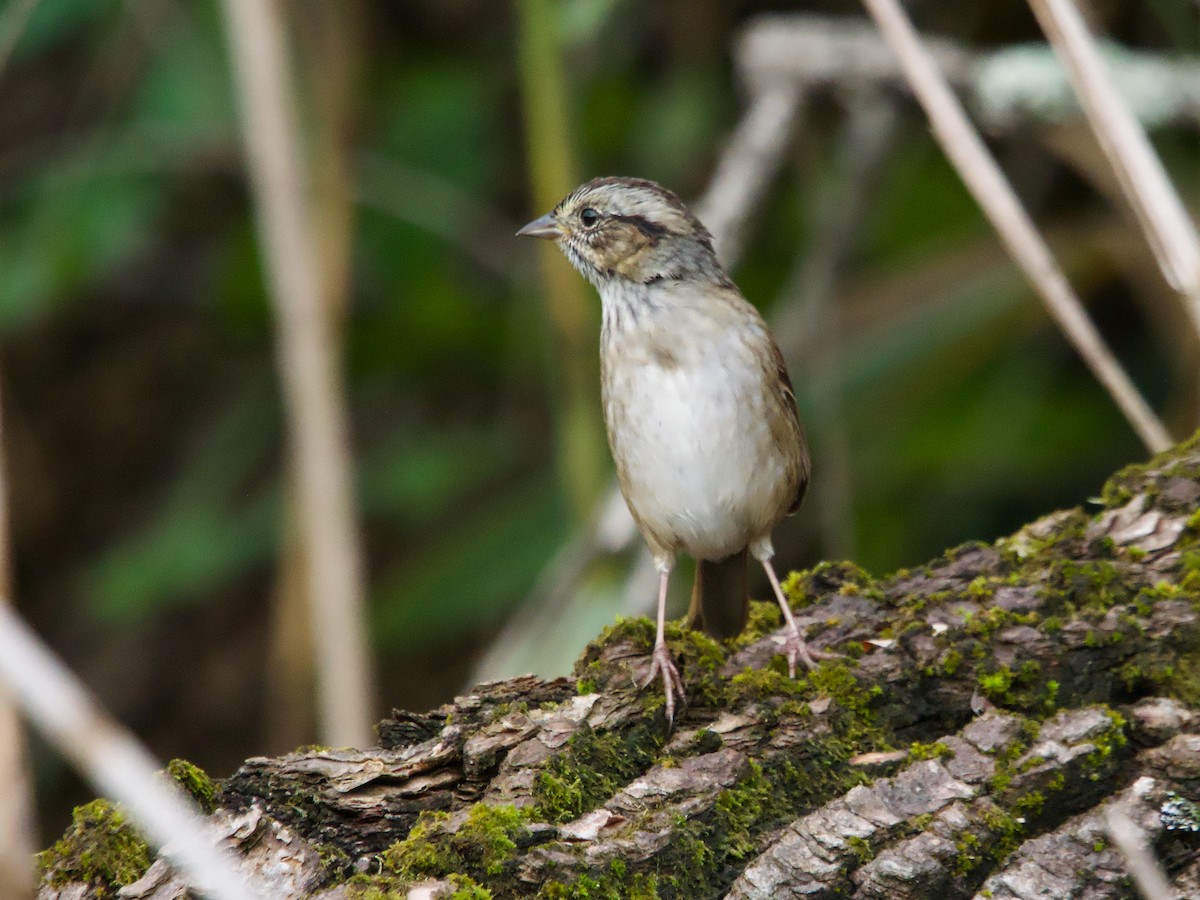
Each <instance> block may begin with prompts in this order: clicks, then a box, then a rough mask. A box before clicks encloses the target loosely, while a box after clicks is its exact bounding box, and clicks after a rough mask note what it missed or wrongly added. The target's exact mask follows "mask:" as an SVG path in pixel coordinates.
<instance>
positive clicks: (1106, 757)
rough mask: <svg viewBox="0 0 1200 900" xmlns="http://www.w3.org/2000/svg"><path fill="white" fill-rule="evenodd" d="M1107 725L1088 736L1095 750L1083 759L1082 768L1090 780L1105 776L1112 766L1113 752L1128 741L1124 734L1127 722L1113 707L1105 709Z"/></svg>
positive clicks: (1097, 779)
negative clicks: (1093, 734) (1090, 736)
mask: <svg viewBox="0 0 1200 900" xmlns="http://www.w3.org/2000/svg"><path fill="white" fill-rule="evenodd" d="M1104 714H1105V715H1106V716H1108V721H1109V727H1108V728H1106V729H1105V730H1104V731H1103V732H1101V733H1100V734H1098V735H1095V736H1093V737H1092V738H1090V742H1091V743H1092V744H1093V745H1094V746H1095V748H1096V749H1095V750H1093V751H1092V752H1091V753H1089V754H1088V755H1087V756H1086V757H1085V758H1084V761H1083V770H1084V772H1085V773H1086V774H1087V777H1088V778H1089V779H1091V780H1092V781H1099V780H1100V779H1101V778H1104V777H1106V776H1107V775H1108V774H1109V771H1110V769H1111V767H1112V764H1113V762H1114V761H1115V760H1114V754H1115V753H1116V751H1117V750H1119V749H1120V748H1122V747H1124V746H1125V745H1126V744H1128V743H1129V739H1128V738H1127V737H1126V735H1125V731H1126V728H1127V725H1128V723H1127V722H1126V720H1125V717H1124V716H1123V715H1121V714H1120V713H1119V712H1117V711H1116V710H1115V709H1107V708H1106V709H1105V711H1104Z"/></svg>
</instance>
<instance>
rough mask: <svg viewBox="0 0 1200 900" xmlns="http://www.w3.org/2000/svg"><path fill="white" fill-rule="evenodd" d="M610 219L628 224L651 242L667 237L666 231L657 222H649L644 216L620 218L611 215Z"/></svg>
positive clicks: (619, 216)
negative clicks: (650, 239)
mask: <svg viewBox="0 0 1200 900" xmlns="http://www.w3.org/2000/svg"><path fill="white" fill-rule="evenodd" d="M612 218H614V219H616V220H617V221H618V222H628V223H629V224H630V225H632V226H633V227H634V228H636V229H637V230H638V231H640V232H641V233H642V234H644V235H646V237H648V238H652V239H653V240H656V241H657V240H659V239H660V238H664V237H666V236H667V233H668V230H667V228H666V227H664V226H662V225H659V224H658V223H657V222H651V221H650V220H649V219H647V218H646V217H645V216H622V215H613V216H612Z"/></svg>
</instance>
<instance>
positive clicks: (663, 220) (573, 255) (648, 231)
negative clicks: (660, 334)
mask: <svg viewBox="0 0 1200 900" xmlns="http://www.w3.org/2000/svg"><path fill="white" fill-rule="evenodd" d="M517 234H519V235H525V236H527V237H536V238H543V239H545V240H553V241H557V242H558V246H559V247H560V248H561V249H562V251H563V253H565V254H566V256H567V259H569V260H570V261H571V264H572V265H573V266H575V268H576V269H578V270H579V272H580V274H582V275H583V276H584V277H585V278H587V279H588V281H590V282H592V284H594V285H596V287H597V288H598V289H600V290H601V291H602V292H603V290H604V288H605V286H606V285H609V284H611V283H613V282H614V281H619V280H625V281H627V282H636V283H641V284H652V283H654V282H658V281H662V280H664V279H670V280H680V279H686V278H693V277H701V278H718V279H719V280H725V276H724V273H723V272H721V269H720V266H719V265H718V264H717V260H716V255H715V254H714V253H713V247H712V235H710V234H709V233H708V230H707V229H706V228H705V227H704V226H703V225H702V224H701V223H700V220H699V219H697V218H696V217H695V216H694V215H693V214H692V213H691V211H690V210H688V208H687V207H686V206H684V205H683V201H681V200H680V199H679V198H678V197H676V196H675V195H674V194H673V193H671V192H670V191H668V190H667V189H666V188H663V187H661V186H659V185H657V184H655V183H654V182H653V181H644V180H642V179H638V178H614V177H606V178H596V179H593V180H592V181H589V182H587V183H586V184H582V185H580V186H579V187H577V188H576V189H575V190H573V191H572V192H571V193H570V194H568V195H567V196H566V197H564V198H563V200H562V201H561V202H560V203H559V204H558V206H556V207H554V209H553V210H552V211H550V212H548V213H547V214H546V215H544V216H542V217H541V218H540V219H535V220H534V221H532V222H530V223H529V224H528V225H526V226H525V227H524V228H522V229H521V230H520V231H518V232H517Z"/></svg>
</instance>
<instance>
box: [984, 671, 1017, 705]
mask: <svg viewBox="0 0 1200 900" xmlns="http://www.w3.org/2000/svg"><path fill="white" fill-rule="evenodd" d="M978 680H979V690H980V692H981V693H982V694H983V695H984V696H985V697H987V698H988V699H989V700H992V701H993V702H996V703H1003V702H1006V701H1007V700H1008V696H1009V691H1010V690H1012V686H1013V673H1012V670H1011V669H1010V668H1009V667H1008V666H1001V667H1000V668H999V669H997V670H996V671H994V672H981V673H980V675H979V679H978Z"/></svg>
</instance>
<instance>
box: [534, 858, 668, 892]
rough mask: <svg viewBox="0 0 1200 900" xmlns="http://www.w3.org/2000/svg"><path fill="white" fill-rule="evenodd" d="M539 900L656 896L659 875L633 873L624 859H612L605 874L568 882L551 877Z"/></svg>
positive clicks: (543, 886) (582, 876) (544, 886)
mask: <svg viewBox="0 0 1200 900" xmlns="http://www.w3.org/2000/svg"><path fill="white" fill-rule="evenodd" d="M537 896H538V898H539V900H657V898H658V877H657V876H655V875H643V874H641V873H634V874H630V873H629V872H628V870H627V868H626V866H625V863H624V861H622V860H619V859H617V860H613V862H612V863H611V864H610V866H609V870H608V873H607V875H606V877H604V878H595V877H593V876H591V875H588V874H586V873H585V874H583V875H581V876H579V878H578V879H577V880H576V881H573V882H571V883H569V884H567V883H563V882H561V881H550V882H547V883H546V884H544V885H542V889H541V890H540V891H538V894H537Z"/></svg>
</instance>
